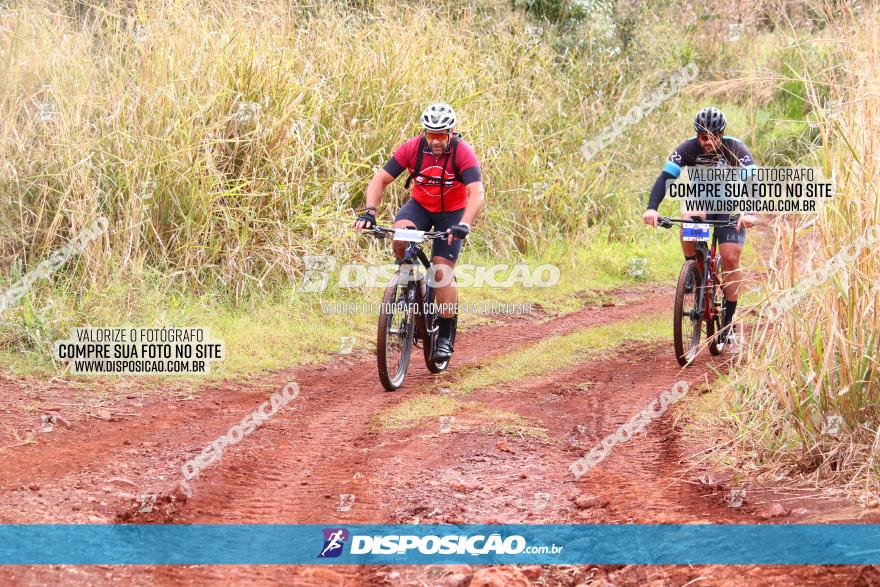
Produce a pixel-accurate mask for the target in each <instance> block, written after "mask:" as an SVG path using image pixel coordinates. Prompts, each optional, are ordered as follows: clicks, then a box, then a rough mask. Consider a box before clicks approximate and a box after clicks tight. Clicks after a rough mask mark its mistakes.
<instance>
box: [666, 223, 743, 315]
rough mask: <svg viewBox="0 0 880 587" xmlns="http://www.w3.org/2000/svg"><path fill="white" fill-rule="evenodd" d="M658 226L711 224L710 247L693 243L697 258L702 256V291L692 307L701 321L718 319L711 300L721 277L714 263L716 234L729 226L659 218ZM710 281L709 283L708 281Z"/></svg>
mask: <svg viewBox="0 0 880 587" xmlns="http://www.w3.org/2000/svg"><path fill="white" fill-rule="evenodd" d="M660 220H661V222H660V226H663V227H664V228H671V227H672V224H673V223H679V224H692V223H700V224H711V225H712V246H711V247H708V246H706V243H705V241H696V242H695V243H694V248H695V249H696V253H697V255H698V258H699V256H702V269H703V270H702V273H703V276H702V279H701V281H700V284H699V287H701V288H702V291H701V292H700V293H699V295H697V296H696V298H697V300H696V306H695V307H694V313H695V314H696V315H700V314H702V315H703V320H706V321H707V322H708V321H710V320H714V319H715V318H717V317H718V310H717V309H716V308H715V305H714V304H713V303H711V302H712V300H711V295H710V294H711V288H710V285H711V286H717V287H721V276H720V275H718V267H717V266H716V263H715V256H716V252H717V249H718V234H717V232H716V231H717V229H718V227H719V226H730V223H728V222H721V221H716V220H702V219H695V218H666V217H661V219H660ZM710 280H711V281H710Z"/></svg>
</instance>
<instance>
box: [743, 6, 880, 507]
mask: <svg viewBox="0 0 880 587" xmlns="http://www.w3.org/2000/svg"><path fill="white" fill-rule="evenodd" d="M826 38H827V41H826V43H827V44H828V46H829V47H830V48H831V49H833V53H834V56H835V59H834V63H832V64H831V65H830V67H828V68H824V69H822V70H821V71H816V70H813V71H811V70H810V68H808V67H806V66H805V67H804V69H803V70H801V71H800V72H799V73H798V77H799V79H800V80H801V81H802V82H803V83H805V84H807V87H808V89H809V90H810V91H809V92H808V95H809V96H810V97H811V98H810V100H811V104H810V106H811V107H812V108H813V109H814V110H815V111H816V112H817V113H818V119H817V121H816V124H817V126H818V136H817V138H816V145H817V148H816V150H815V152H814V153H815V164H816V166H817V167H819V168H821V169H822V170H823V171H824V173H825V175H826V177H831V178H833V180H834V183H835V186H836V187H835V189H836V196H835V198H834V200H833V202H832V203H830V204H827V205H826V206H825V207H824V210H823V212H822V213H821V214H820V216H819V217H818V218H799V219H797V220H792V219H785V220H780V221H777V222H776V224H775V226H774V229H773V236H774V239H773V241H774V243H775V245H774V249H773V251H772V253H771V254H769V255H768V256H767V259H766V260H767V263H768V270H767V272H766V273H765V283H764V284H763V285H764V289H765V292H766V293H767V295H768V301H767V304H764V305H762V307H763V308H764V313H763V314H761V315H760V317H759V319H758V323H757V325H756V327H755V331H754V335H753V341H754V343H755V344H753V345H752V346H750V347H748V348H747V350H746V352H744V354H743V356H742V357H741V360H740V361H739V363H738V366H737V371H738V372H737V375H736V376H735V377H734V378H733V379H732V380H731V382H730V385H729V386H728V392H729V399H730V412H729V416H730V419H731V421H732V422H733V423H734V424H735V426H736V429H737V433H738V434H739V436H738V441H739V442H738V447H737V448H738V449H739V450H741V451H742V452H744V453H747V454H751V455H753V456H756V457H757V458H758V459H759V460H763V461H765V462H766V463H769V464H771V465H780V464H782V465H784V464H786V463H787V464H789V465H795V466H796V468H797V470H798V471H800V472H802V473H805V474H806V475H807V476H808V478H809V479H811V480H813V481H814V482H818V481H819V480H820V479H826V478H829V477H833V478H836V479H838V480H840V481H843V482H844V483H845V484H846V486H847V487H848V488H850V489H858V490H860V491H864V492H869V493H877V492H878V490H880V488H878V478H880V348H878V345H880V312H878V310H880V243H877V242H874V243H873V245H871V246H868V247H865V248H863V249H861V251H860V253H859V254H858V255H857V257H856V258H855V259H854V260H853V261H852V262H850V263H847V264H844V265H843V266H842V267H840V268H839V269H837V270H834V269H832V270H831V271H830V272H828V273H827V274H826V273H824V272H823V271H822V267H823V265H824V264H825V263H826V262H828V261H829V260H831V259H833V258H834V257H835V255H837V254H838V253H840V252H841V251H843V250H844V249H845V248H846V247H847V246H849V245H851V244H853V243H855V242H856V241H857V239H858V238H859V237H862V236H864V235H866V234H867V235H870V234H872V232H873V231H871V230H870V229H872V228H873V227H876V226H878V225H880V194H878V179H880V140H878V128H880V19H878V16H877V13H876V11H874V10H868V9H866V10H864V11H860V12H859V13H858V14H856V13H852V12H846V13H845V14H844V15H843V18H842V20H841V22H840V24H839V25H837V26H833V28H831V29H829V31H828V34H827V35H826ZM838 104H839V105H838ZM816 272H818V275H819V279H818V280H815V281H817V282H818V281H821V283H817V284H816V285H811V286H810V287H805V285H807V284H810V283H813V280H812V279H811V276H814V275H815V274H816ZM825 275H828V277H827V279H825V280H824V281H822V278H823V277H824V276H825ZM795 290H798V291H800V294H799V301H798V303H796V304H795V305H794V306H793V307H791V308H790V309H788V310H786V311H784V312H782V314H781V317H778V318H776V317H774V313H773V312H767V311H766V310H767V308H769V305H768V304H770V303H773V302H774V301H781V300H783V299H784V297H785V296H786V295H790V294H786V292H793V291H795ZM762 307H759V308H757V310H758V311H759V312H760V310H761V308H762ZM838 418H839V419H838ZM838 424H839V425H840V428H839V430H836V428H837V425H838Z"/></svg>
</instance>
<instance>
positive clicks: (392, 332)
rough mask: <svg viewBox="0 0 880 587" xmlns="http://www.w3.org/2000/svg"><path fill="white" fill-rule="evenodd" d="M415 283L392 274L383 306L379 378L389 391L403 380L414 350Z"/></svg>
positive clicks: (378, 349)
mask: <svg viewBox="0 0 880 587" xmlns="http://www.w3.org/2000/svg"><path fill="white" fill-rule="evenodd" d="M415 285H416V284H415V283H413V282H409V283H407V282H405V281H402V280H401V279H400V272H398V273H396V274H395V275H394V276H392V278H391V281H390V283H389V284H388V287H387V288H385V295H384V297H383V298H382V306H381V308H380V309H379V332H378V335H377V337H376V362H377V364H378V367H379V380H380V381H381V382H382V387H384V388H385V390H386V391H394V390H395V389H398V388H399V387H400V386H401V385H402V384H403V379H404V378H405V377H406V370H407V369H408V368H409V359H410V355H411V354H412V347H413V337H414V334H415V329H416V325H415V313H414V311H413V309H414V300H415V295H414V294H415V290H414V287H415Z"/></svg>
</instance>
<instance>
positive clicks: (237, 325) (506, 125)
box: [0, 0, 880, 490]
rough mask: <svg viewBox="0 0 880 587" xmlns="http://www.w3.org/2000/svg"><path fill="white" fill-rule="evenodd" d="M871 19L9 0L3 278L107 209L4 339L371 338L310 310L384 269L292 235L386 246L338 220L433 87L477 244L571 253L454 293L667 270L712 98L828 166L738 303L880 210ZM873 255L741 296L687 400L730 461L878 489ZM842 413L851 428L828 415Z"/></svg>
mask: <svg viewBox="0 0 880 587" xmlns="http://www.w3.org/2000/svg"><path fill="white" fill-rule="evenodd" d="M731 25H735V26H731ZM436 31H443V34H437V33H436ZM878 31H880V29H878V23H877V17H876V12H875V9H874V8H873V7H871V6H869V5H864V6H862V5H860V7H855V8H850V7H849V4H847V3H843V2H816V3H803V2H781V3H778V4H774V5H773V6H772V7H770V6H768V5H767V4H766V3H760V2H745V3H717V4H713V5H711V6H710V5H706V4H705V3H698V2H684V3H680V2H679V3H676V5H675V6H669V5H667V3H664V2H649V3H638V2H627V1H624V0H616V1H612V0H593V1H578V2H575V1H571V2H550V1H544V0H472V1H471V2H468V3H461V2H451V1H450V2H437V3H433V4H431V5H429V6H426V5H424V4H423V3H396V2H391V1H388V0H357V1H355V0H349V1H342V0H337V1H335V2H323V3H318V4H316V3H306V2H302V3H298V2H275V1H273V0H270V1H268V2H260V3H254V2H251V1H249V0H232V1H230V2H223V3H219V2H210V1H208V2H196V1H194V0H184V1H183V2H177V3H174V4H173V5H171V4H167V5H162V7H159V6H157V5H155V4H154V3H150V2H145V1H143V0H134V1H131V2H122V1H116V0H105V1H97V0H95V1H94V2H77V3H63V2H52V1H49V2H43V1H35V0H13V1H11V2H8V3H5V4H4V5H3V7H2V8H0V68H2V71H0V77H2V79H3V83H2V84H0V192H2V193H3V197H2V198H0V288H2V289H5V288H7V287H8V286H10V285H11V284H13V283H15V282H16V280H18V279H19V278H21V276H22V275H24V274H25V273H27V272H28V271H30V270H32V269H33V268H34V267H35V266H36V265H38V264H39V263H40V262H41V261H43V260H45V259H47V258H48V257H49V256H50V255H51V254H52V252H53V251H57V250H58V249H59V248H60V247H61V246H62V245H64V243H66V242H67V241H68V240H70V239H71V238H74V237H75V236H76V235H77V234H78V233H79V232H80V231H81V230H82V228H83V227H85V226H87V225H89V224H90V223H91V222H93V221H94V220H95V219H96V218H99V217H105V218H107V220H108V222H109V230H108V231H107V233H106V234H105V235H104V236H103V237H102V238H100V239H98V240H97V241H96V242H94V243H93V244H92V245H90V246H89V247H88V248H87V249H86V250H85V251H84V252H83V253H82V254H81V255H79V256H77V257H76V258H74V259H72V260H71V261H70V262H68V263H67V264H66V265H65V266H63V267H62V268H61V269H60V270H59V271H57V272H56V273H55V274H54V275H52V276H51V277H50V278H49V279H46V280H42V281H38V282H37V283H36V285H35V287H34V289H33V291H31V292H30V293H29V294H28V295H26V296H25V297H24V298H23V299H22V300H21V302H20V303H19V304H18V305H17V306H16V307H14V308H10V309H6V310H5V311H3V312H2V314H0V326H2V328H0V363H2V367H3V370H4V371H13V372H16V373H29V374H42V375H47V374H58V373H59V372H60V366H58V365H56V364H54V363H53V362H52V359H51V352H52V343H53V341H54V340H56V339H57V338H60V337H63V336H65V335H66V333H67V332H68V331H69V329H70V328H72V327H76V326H83V325H96V326H98V325H99V326H121V325H136V326H143V325H169V326H206V327H209V328H210V329H211V330H212V335H213V336H214V337H216V338H220V339H223V340H224V342H225V344H226V350H227V356H228V358H227V359H226V360H225V361H224V362H223V363H221V364H220V365H218V367H219V369H218V370H217V372H216V373H215V376H217V377H221V376H222V377H228V376H235V375H244V374H248V373H253V372H257V371H260V370H264V369H276V368H281V367H286V366H291V365H295V364H300V363H303V362H309V361H318V360H324V359H326V357H327V356H328V354H329V353H337V352H339V349H340V340H341V337H343V336H354V337H355V339H356V342H355V345H354V350H355V351H358V350H364V349H370V348H371V347H372V344H373V341H372V337H373V333H374V330H375V316H373V315H369V314H368V315H354V316H344V315H343V316H324V315H322V312H321V306H320V303H321V302H325V303H326V302H336V301H350V302H371V301H378V300H379V295H380V291H381V290H379V289H375V288H366V287H359V288H353V289H345V288H339V287H336V285H335V284H337V283H338V282H337V281H336V279H338V275H337V276H333V277H332V279H331V282H330V285H329V287H328V288H327V289H326V290H324V291H323V292H304V291H302V287H301V285H302V283H303V274H304V270H305V266H304V261H303V259H304V257H305V256H306V255H315V254H327V255H332V256H334V257H335V258H336V259H337V264H343V263H350V262H361V263H373V264H378V263H387V262H388V261H389V260H390V255H389V252H388V249H387V245H386V243H380V242H374V241H371V240H369V239H367V238H365V237H361V238H357V237H355V235H354V234H353V232H351V231H350V230H349V225H350V224H351V221H352V219H353V215H354V212H355V211H356V210H358V209H359V208H360V206H362V204H363V192H364V188H365V187H366V184H367V182H368V181H369V179H370V177H371V176H372V174H373V173H374V171H375V169H377V168H378V167H379V166H381V165H382V164H383V163H384V161H385V160H386V159H387V158H388V157H389V156H390V154H391V152H392V150H393V148H394V147H395V146H396V145H397V144H399V143H400V142H401V141H403V140H404V139H405V138H407V137H409V136H412V135H414V134H415V133H417V132H418V127H417V122H416V121H417V116H418V114H419V113H420V111H421V109H422V108H423V107H424V105H425V104H426V103H427V102H429V101H431V100H437V99H444V100H447V101H449V102H451V103H452V104H454V105H455V107H456V109H457V110H458V112H459V114H460V116H461V119H462V122H461V124H460V128H459V130H460V131H461V132H462V133H463V135H464V137H465V139H466V140H467V141H469V142H470V143H472V144H473V145H474V147H475V149H476V151H477V153H478V155H479V157H480V158H481V161H482V164H483V169H484V174H485V177H486V188H487V202H488V204H487V207H486V210H485V212H484V214H483V216H482V218H481V219H480V220H479V224H478V225H477V226H476V227H475V232H474V234H473V238H472V239H471V242H470V244H469V246H468V249H467V250H466V253H465V255H464V256H463V258H462V262H468V263H475V264H476V263H484V264H494V263H508V264H511V263H515V262H526V263H528V264H530V265H531V266H532V267H534V266H537V265H539V264H542V263H556V264H558V265H559V266H560V268H561V281H560V284H559V285H558V286H557V287H554V288H549V289H536V288H522V287H514V288H510V289H487V288H474V289H466V290H462V301H463V302H480V301H485V300H488V301H496V302H509V303H514V302H532V303H535V304H540V305H541V307H542V310H543V311H544V312H547V313H549V314H553V313H557V312H563V311H571V310H574V309H577V308H578V307H580V306H581V305H583V304H584V303H587V302H590V301H595V300H601V299H603V298H602V297H603V296H613V295H614V294H613V291H614V289H615V288H618V287H627V286H638V285H640V284H645V283H663V284H670V285H671V283H672V278H673V276H674V275H675V274H677V270H678V266H679V265H680V252H679V250H678V247H677V244H676V234H675V233H674V232H673V231H662V230H658V231H650V230H647V229H646V228H644V227H643V226H642V225H641V219H640V216H641V212H642V211H643V209H644V202H645V199H646V194H647V191H648V189H649V187H650V185H651V181H653V178H654V177H655V176H656V173H657V172H658V170H659V168H660V167H661V166H662V162H663V160H664V158H665V157H666V156H667V155H668V153H669V152H670V151H671V150H672V149H673V148H674V147H675V146H676V145H677V144H678V142H679V141H680V140H681V139H683V138H685V137H687V136H689V135H690V129H691V120H692V116H693V113H694V111H695V110H697V109H698V108H699V107H701V106H703V105H706V104H709V103H711V104H714V105H716V106H718V107H720V108H722V109H723V110H724V111H725V112H726V113H727V115H728V119H729V125H728V128H729V130H730V133H731V134H733V135H735V136H738V137H739V138H741V139H743V140H744V141H746V142H747V143H748V144H749V145H750V146H751V147H752V151H753V153H754V154H755V156H756V158H757V159H758V161H759V162H761V163H763V164H770V165H784V164H805V165H814V166H817V167H820V168H822V169H823V170H824V171H825V173H826V174H827V175H833V177H834V178H835V181H836V183H837V185H838V191H839V196H838V197H837V198H836V199H835V201H834V202H833V204H832V205H830V206H827V207H826V209H825V211H824V212H823V214H822V215H821V217H820V218H819V219H818V220H815V219H806V218H804V219H796V220H793V221H785V222H779V223H776V224H775V225H774V226H773V229H772V230H773V234H774V239H775V241H774V242H775V244H774V249H773V252H772V254H771V255H770V256H769V257H765V258H766V260H767V262H768V265H769V267H765V266H762V265H759V262H758V260H759V257H758V255H757V254H756V253H755V252H754V249H752V248H751V247H753V246H754V243H752V242H750V244H749V247H750V249H749V251H750V252H749V254H748V258H747V260H746V263H747V264H751V265H752V268H753V269H757V270H759V271H763V275H765V278H764V279H765V281H764V283H762V284H761V288H760V293H753V294H749V295H750V297H749V298H747V299H751V300H755V301H756V303H764V301H765V300H766V299H771V300H772V299H775V297H776V296H778V295H779V294H780V292H782V291H783V290H785V289H786V288H790V287H791V286H793V285H795V284H797V283H798V282H799V280H801V279H802V278H803V275H804V274H805V272H806V271H809V270H811V269H815V268H816V267H818V266H819V265H821V263H823V262H824V261H825V260H827V259H829V258H830V257H831V256H833V255H834V254H835V253H836V252H837V251H839V250H840V249H841V248H842V247H843V246H845V245H847V244H849V243H850V242H852V240H853V238H854V237H855V236H857V235H860V234H863V233H864V232H865V230H867V228H869V227H870V226H873V225H876V224H877V223H878V222H880V209H878V197H877V193H876V185H877V182H876V174H877V161H876V157H877V155H876V154H875V153H876V149H875V147H876V145H875V144H874V143H875V135H876V133H875V131H874V129H876V128H877V127H878V107H877V104H876V96H877V87H876V85H877V83H878V82H877V80H878V75H877V74H878V73H880V72H878V66H877V64H878V60H880V54H878V51H880V48H878V45H877V39H878ZM691 63H693V64H694V65H696V66H697V67H698V68H699V75H698V76H697V79H696V80H695V81H694V82H693V83H691V84H690V85H688V86H687V87H685V88H684V89H683V90H682V91H681V92H679V93H677V94H675V95H673V96H671V97H670V98H669V99H668V100H666V101H665V102H663V103H662V104H661V105H660V106H659V107H658V108H657V109H656V110H654V111H653V112H651V113H649V114H647V115H646V116H645V117H644V118H643V119H642V120H641V121H639V122H638V123H637V124H634V125H630V126H626V128H624V130H623V131H622V132H621V134H620V135H619V136H618V137H617V138H616V139H615V140H614V142H613V144H611V145H609V146H608V147H606V148H605V149H604V150H602V151H600V152H598V153H597V154H596V155H595V156H594V157H593V158H591V159H590V160H589V161H586V160H585V159H584V157H583V156H582V153H581V146H582V144H583V142H584V141H585V140H588V139H591V138H595V137H596V136H598V135H599V134H600V133H601V132H602V131H603V129H605V128H607V127H609V126H612V127H614V126H615V125H620V124H621V118H622V117H623V116H625V115H626V114H627V112H628V111H629V110H630V109H631V108H632V107H633V106H636V105H638V104H639V103H640V102H643V101H644V100H645V99H646V98H647V96H649V95H650V94H651V93H652V92H654V91H655V90H656V89H657V87H658V86H659V85H660V84H661V83H662V82H663V81H665V80H667V79H668V78H669V76H670V75H671V74H672V73H673V72H675V71H677V70H679V69H680V68H682V67H683V66H685V65H688V64H691ZM838 103H839V104H841V106H840V107H836V106H835V107H832V105H833V104H838ZM402 183H403V182H397V184H396V185H393V186H392V188H391V189H390V192H389V194H388V196H387V197H386V200H385V201H384V202H383V205H382V207H381V209H380V211H379V218H380V221H382V222H389V221H390V219H391V217H392V215H393V213H394V211H395V210H396V209H397V207H398V206H399V205H401V204H402V202H403V201H404V198H405V194H404V190H403V186H402ZM661 212H662V213H672V212H673V209H672V207H671V204H670V203H665V204H664V207H663V209H661ZM640 259H644V260H645V261H644V263H643V264H642V262H641V261H638V262H636V263H635V264H634V261H633V260H640ZM878 263H880V257H878V253H877V252H876V248H875V249H872V250H868V251H864V253H863V254H862V255H861V256H860V258H859V259H858V260H857V261H856V262H855V263H854V264H853V265H851V266H848V267H846V268H844V269H843V270H841V271H839V272H837V273H835V275H834V276H833V277H832V278H831V279H829V280H827V281H826V282H825V283H823V284H821V285H819V286H817V287H814V288H812V289H810V290H809V291H808V292H807V294H806V296H805V297H804V298H803V299H801V301H800V303H799V304H797V305H796V306H795V307H794V308H792V310H791V311H790V312H788V313H786V315H785V317H784V318H783V319H782V320H775V321H772V322H770V321H767V320H762V319H760V318H758V315H759V309H758V308H755V309H754V311H753V312H752V313H751V315H752V318H747V319H756V320H757V324H756V326H755V338H756V339H757V340H760V344H758V345H756V346H754V347H753V348H752V349H751V350H750V351H748V353H746V354H745V355H744V356H743V357H742V361H741V363H740V364H739V366H738V369H737V373H738V375H737V376H736V377H734V378H731V379H729V381H728V386H727V388H726V389H725V390H724V391H723V392H719V397H722V396H723V397H722V399H723V400H724V402H723V403H722V404H721V405H722V406H723V408H722V412H721V413H718V412H713V413H711V414H705V413H704V414H702V415H701V416H700V417H702V418H705V419H706V421H707V422H711V426H710V428H711V430H712V431H713V433H715V431H717V429H718V427H719V426H720V427H722V428H723V429H725V430H727V431H728V432H729V433H730V434H731V437H732V438H736V439H737V440H736V443H735V446H736V447H737V450H738V451H739V455H738V458H747V459H752V460H753V462H756V463H759V464H760V466H769V467H778V466H781V465H782V464H787V465H793V466H796V467H799V468H798V469H796V470H798V471H811V472H814V473H815V474H816V475H820V476H822V477H823V478H824V477H825V476H827V475H832V476H838V477H840V478H841V479H843V480H844V481H846V482H847V483H849V484H850V485H851V486H853V487H856V486H857V487H859V488H864V489H868V490H871V488H872V487H873V488H876V486H877V482H878V471H880V464H878V462H877V461H878V459H877V458H876V457H877V454H878V452H877V451H878V446H880V433H878V413H877V406H878V405H880V390H878V383H877V380H878V379H877V371H876V370H877V361H878V328H877V326H878V322H877V321H878V318H877V311H876V310H877V307H876V305H877V303H878V300H880V297H878V291H877V287H878V286H877V279H876V278H877V275H878V274H880V271H878V269H880V267H878ZM633 267H643V268H644V269H643V270H637V271H633ZM767 269H769V270H767ZM742 315H743V316H746V317H747V316H749V311H748V309H747V308H746V309H744V311H743V312H742ZM476 323H478V321H476V320H475V321H473V322H472V323H471V324H470V326H473V325H474V324H476ZM465 376H466V375H465ZM483 383H485V382H483ZM450 401H452V400H450ZM455 401H458V400H455ZM828 416H834V417H840V418H842V420H843V422H844V425H843V427H842V429H841V430H842V434H837V435H830V434H827V433H825V432H823V430H825V428H824V426H825V422H827V418H828ZM502 420H503V418H502ZM707 426H709V424H707Z"/></svg>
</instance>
